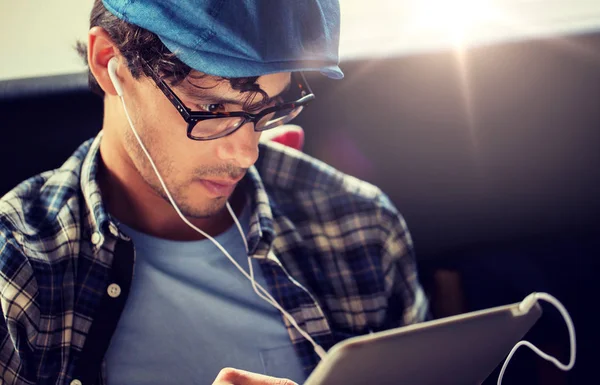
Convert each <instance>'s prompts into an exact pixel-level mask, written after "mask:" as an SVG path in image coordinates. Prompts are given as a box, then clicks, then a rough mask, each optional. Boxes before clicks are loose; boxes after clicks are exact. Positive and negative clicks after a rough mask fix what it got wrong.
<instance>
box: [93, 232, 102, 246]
mask: <svg viewBox="0 0 600 385" xmlns="http://www.w3.org/2000/svg"><path fill="white" fill-rule="evenodd" d="M101 240H102V236H101V235H100V233H99V232H97V231H96V232H94V234H92V243H93V244H94V245H97V244H98V243H100V241H101Z"/></svg>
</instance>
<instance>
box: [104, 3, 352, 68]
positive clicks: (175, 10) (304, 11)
mask: <svg viewBox="0 0 600 385" xmlns="http://www.w3.org/2000/svg"><path fill="white" fill-rule="evenodd" d="M103 3H104V6H105V7H106V8H107V9H108V10H109V11H110V12H111V13H113V14H114V15H115V16H117V17H118V18H120V19H122V20H124V21H126V22H128V23H131V24H134V25H137V26H139V27H141V28H144V29H146V30H148V31H151V32H153V33H155V34H156V35H157V36H158V37H159V38H160V40H161V41H162V42H163V44H164V45H165V46H166V47H167V48H168V49H169V50H170V51H171V52H173V53H174V54H175V55H176V56H177V57H178V58H179V59H180V60H181V61H182V62H184V63H185V64H187V65H188V66H190V67H192V68H193V69H195V70H197V71H200V72H203V73H206V74H208V75H214V76H223V77H228V78H231V77H250V76H261V75H266V74H271V73H276V72H294V71H320V72H321V73H323V74H324V75H326V76H328V77H330V78H333V79H341V78H342V77H343V76H344V74H343V73H342V71H341V70H340V68H339V67H338V63H339V56H338V51H339V35H340V7H339V2H338V0H254V1H252V0H103Z"/></svg>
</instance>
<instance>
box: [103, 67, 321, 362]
mask: <svg viewBox="0 0 600 385" xmlns="http://www.w3.org/2000/svg"><path fill="white" fill-rule="evenodd" d="M118 63H119V62H118V59H117V58H116V57H113V58H111V59H110V60H109V62H108V76H109V77H110V80H111V82H112V84H113V86H114V87H115V90H116V91H117V95H118V96H119V98H120V99H121V103H122V104H123V110H124V111H125V116H126V117H127V121H128V122H129V127H130V128H131V131H132V132H133V135H134V136H135V138H136V139H137V141H138V143H139V145H140V148H141V149H142V151H143V152H144V154H146V157H147V158H148V161H149V162H150V165H151V166H152V168H153V169H154V173H155V174H156V176H157V178H158V180H159V182H160V184H161V186H162V188H163V191H164V192H165V194H166V195H167V198H168V199H169V202H171V205H172V206H173V208H174V209H175V211H176V212H177V214H178V215H179V217H180V218H181V220H182V221H183V222H184V223H185V224H186V225H188V226H189V227H190V228H192V229H193V230H195V231H196V232H198V233H199V234H202V235H203V236H204V237H205V238H207V239H208V240H209V241H211V242H212V243H213V244H214V245H215V246H216V247H217V248H218V249H219V250H220V251H221V252H222V253H223V254H224V255H225V256H226V257H227V258H228V259H229V261H230V262H231V263H233V265H234V266H235V267H236V268H237V269H238V270H239V271H240V272H241V273H242V274H243V275H244V276H245V277H246V278H247V279H248V280H249V281H250V283H251V284H252V288H253V289H254V292H255V293H256V294H257V295H258V296H259V297H260V298H261V299H263V300H264V301H266V302H267V303H269V304H270V305H272V306H273V307H274V308H276V309H277V310H279V311H280V312H281V313H282V314H283V316H284V317H285V318H286V319H287V320H288V322H289V323H290V324H291V325H292V326H293V327H294V328H295V329H296V330H297V331H298V332H299V333H300V334H301V335H302V336H303V337H304V338H306V340H307V341H308V342H310V343H311V344H312V345H313V348H314V350H315V352H316V353H317V355H318V356H319V357H320V358H321V359H323V358H324V357H325V355H326V354H327V353H326V351H325V349H323V348H322V347H321V346H320V345H319V344H318V343H317V342H316V341H315V340H314V339H313V338H312V337H311V336H310V335H309V334H308V333H307V332H306V331H305V330H304V329H302V328H301V327H300V326H299V325H298V323H297V322H296V320H295V319H294V317H292V316H291V315H290V314H289V313H288V312H287V311H285V310H284V309H283V307H282V306H281V305H279V303H277V301H276V300H275V298H273V296H272V295H271V294H270V293H269V292H268V291H267V290H266V289H265V288H263V287H262V286H261V285H259V284H258V283H257V282H256V281H255V279H254V270H253V268H252V260H251V257H250V256H249V255H248V257H247V258H248V270H249V271H248V272H246V271H245V270H244V269H243V268H242V267H241V266H240V265H239V264H238V263H237V261H236V260H235V259H234V258H233V257H232V256H231V255H230V254H229V253H228V252H227V250H225V248H224V247H223V246H222V245H221V244H220V243H219V242H218V241H217V240H215V239H214V238H213V237H211V236H210V235H208V234H207V233H205V232H204V231H202V230H201V229H199V228H198V227H196V226H195V225H194V224H192V223H191V222H190V221H189V220H188V219H187V218H186V217H185V216H184V215H183V213H182V212H181V210H180V209H179V206H178V205H177V203H176V202H175V200H174V199H173V197H172V196H171V192H170V191H169V189H168V188H167V185H166V184H165V181H164V180H163V178H162V176H161V175H160V172H159V171H158V168H157V167H156V164H154V160H153V159H152V157H151V156H150V153H149V152H148V150H147V149H146V146H145V145H144V143H143V142H142V139H141V138H140V136H139V134H138V132H137V130H136V129H135V126H134V124H133V121H132V120H131V117H130V116H129V112H128V111H127V106H126V105H125V98H124V97H123V88H122V87H121V82H120V81H119V78H118V77H117V65H118ZM226 206H227V210H228V211H229V214H230V215H231V218H232V219H233V221H234V222H235V224H236V226H237V229H238V231H239V233H240V235H241V237H242V240H243V242H244V245H245V247H246V251H248V244H247V242H246V235H245V234H244V232H243V229H242V226H241V224H240V221H239V220H238V218H237V217H236V215H235V213H234V212H233V210H232V209H231V206H230V205H229V202H227V205H226ZM294 282H295V281H294ZM296 284H297V283H296Z"/></svg>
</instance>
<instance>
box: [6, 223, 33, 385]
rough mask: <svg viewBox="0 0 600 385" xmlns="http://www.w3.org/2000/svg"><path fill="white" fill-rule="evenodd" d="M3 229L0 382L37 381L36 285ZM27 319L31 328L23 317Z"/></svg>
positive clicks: (9, 384)
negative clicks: (33, 294)
mask: <svg viewBox="0 0 600 385" xmlns="http://www.w3.org/2000/svg"><path fill="white" fill-rule="evenodd" d="M6 234H7V232H6V231H2V229H0V305H1V309H2V317H1V318H0V383H1V384H6V385H25V384H35V383H36V378H35V375H34V371H33V370H32V367H33V366H34V365H33V359H34V356H33V347H32V345H31V344H30V339H31V338H35V336H36V335H37V330H36V329H35V328H34V327H33V323H32V321H33V319H32V316H34V312H33V298H32V296H31V295H30V293H33V292H35V291H32V290H31V289H32V288H33V286H35V285H36V283H35V280H34V279H33V271H32V269H31V266H30V265H29V262H28V261H27V259H26V258H25V257H24V256H23V254H22V253H21V252H20V251H19V250H17V248H16V247H15V243H14V240H9V239H8V238H7V236H6ZM24 319H27V320H28V321H27V324H28V325H29V327H27V326H25V324H24V323H23V322H22V320H24Z"/></svg>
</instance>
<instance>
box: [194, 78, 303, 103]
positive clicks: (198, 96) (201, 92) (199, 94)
mask: <svg viewBox="0 0 600 385" xmlns="http://www.w3.org/2000/svg"><path fill="white" fill-rule="evenodd" d="M291 87H292V81H290V82H288V84H287V85H286V86H285V87H284V88H283V90H281V91H280V92H278V93H277V94H276V95H273V96H271V97H269V99H268V100H267V103H269V102H271V101H272V100H274V99H276V98H278V97H279V96H281V95H282V94H284V93H286V92H287V91H289V90H290V88H291ZM248 92H252V91H248ZM183 94H184V95H186V96H187V97H188V98H190V99H191V100H193V101H203V102H207V101H211V102H219V103H223V104H237V105H240V106H241V105H243V104H244V103H245V101H244V100H243V99H240V98H224V97H222V96H219V95H218V94H213V93H211V92H210V89H207V88H196V87H193V88H190V87H183ZM243 95H244V94H241V95H240V96H241V97H243ZM261 103H262V102H261ZM255 104H258V103H255Z"/></svg>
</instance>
